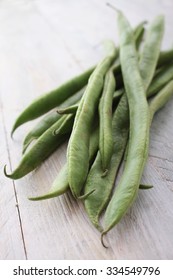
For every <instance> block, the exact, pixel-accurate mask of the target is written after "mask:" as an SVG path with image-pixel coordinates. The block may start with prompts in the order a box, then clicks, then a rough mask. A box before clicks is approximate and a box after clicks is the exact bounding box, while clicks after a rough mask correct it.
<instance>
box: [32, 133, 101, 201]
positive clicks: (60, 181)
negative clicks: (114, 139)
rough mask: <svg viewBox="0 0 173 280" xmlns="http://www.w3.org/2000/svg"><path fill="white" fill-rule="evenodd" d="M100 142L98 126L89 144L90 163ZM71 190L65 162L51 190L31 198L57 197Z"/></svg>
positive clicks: (34, 199) (35, 199)
mask: <svg viewBox="0 0 173 280" xmlns="http://www.w3.org/2000/svg"><path fill="white" fill-rule="evenodd" d="M98 143H99V131H98V128H96V129H95V130H94V131H93V132H92V134H91V137H90V145H89V160H90V165H91V164H92V162H93V159H94V157H95V154H96V153H97V150H98ZM68 190H69V183H68V166H67V163H66V164H64V166H63V167H62V169H61V170H60V172H59V174H58V176H57V177H56V179H55V180H54V182H53V184H52V186H51V188H50V190H49V192H48V193H47V194H44V195H41V196H37V197H30V198H29V200H33V201H37V200H43V199H49V198H53V197H57V196H59V195H61V194H64V193H65V192H67V191H68Z"/></svg>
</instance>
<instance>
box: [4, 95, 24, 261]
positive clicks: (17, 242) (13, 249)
mask: <svg viewBox="0 0 173 280" xmlns="http://www.w3.org/2000/svg"><path fill="white" fill-rule="evenodd" d="M5 134H6V132H5V128H4V119H3V108H2V104H1V100H0V135H1V137H0V147H1V148H0V172H1V176H0V260H9V259H25V250H24V240H23V239H22V228H21V224H20V217H19V212H18V209H17V201H16V197H15V189H14V185H13V182H12V181H9V180H7V179H6V178H5V176H4V175H2V174H3V167H4V164H8V165H10V162H9V158H8V147H7V142H6V135H5Z"/></svg>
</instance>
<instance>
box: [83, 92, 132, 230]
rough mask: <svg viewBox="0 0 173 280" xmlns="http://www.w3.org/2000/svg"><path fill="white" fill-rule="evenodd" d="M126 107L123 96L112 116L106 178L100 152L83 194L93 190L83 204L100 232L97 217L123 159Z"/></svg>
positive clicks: (126, 129)
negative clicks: (111, 137)
mask: <svg viewBox="0 0 173 280" xmlns="http://www.w3.org/2000/svg"><path fill="white" fill-rule="evenodd" d="M127 106H128V103H127V98H126V96H125V95H123V96H122V97H121V100H120V102H119V104H118V106H117V108H116V110H115V112H114V114H113V119H112V133H113V142H114V145H113V154H112V158H111V161H110V166H109V172H108V174H107V176H105V177H103V176H102V174H103V169H102V161H101V156H100V152H98V153H97V156H96V159H95V161H94V163H93V165H92V167H91V169H90V172H89V174H88V176H87V180H86V184H85V189H84V194H86V193H89V192H91V191H92V190H95V191H94V192H93V193H92V194H91V195H90V196H88V197H87V198H86V199H85V201H84V204H85V209H86V212H87V214H88V216H89V219H90V221H91V222H92V223H93V224H94V226H95V227H96V228H97V229H99V230H100V231H101V230H102V228H101V226H100V225H99V217H100V214H101V213H102V211H103V209H104V208H105V207H106V205H107V203H108V201H109V199H110V195H111V192H112V188H113V186H114V180H115V176H116V173H117V171H118V168H119V166H120V163H121V160H122V158H123V154H124V150H125V147H126V144H127V140H128V131H129V121H128V115H129V112H128V110H126V108H128V107H127Z"/></svg>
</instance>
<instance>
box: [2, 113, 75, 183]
mask: <svg viewBox="0 0 173 280" xmlns="http://www.w3.org/2000/svg"><path fill="white" fill-rule="evenodd" d="M65 119H66V120H67V121H68V126H69V131H68V132H67V129H66V128H67V127H65V129H66V134H64V127H62V126H61V131H59V134H58V135H56V136H54V135H53V133H54V131H55V130H56V129H57V128H59V127H60V124H62V123H64V125H65V122H64V121H65ZM73 119H74V116H73V115H71V126H70V123H69V116H68V115H67V116H66V115H64V116H63V117H62V118H61V119H59V120H58V121H57V122H56V123H55V124H53V125H52V126H51V127H50V128H49V129H47V130H46V131H45V132H44V133H43V134H42V135H41V136H40V137H39V138H38V139H37V141H36V143H35V144H34V145H33V146H32V147H31V149H30V150H29V151H28V152H27V153H25V154H24V155H23V157H22V159H21V161H20V163H19V165H18V167H17V168H16V169H15V170H14V171H13V172H12V173H11V174H7V172H6V167H5V169H4V173H5V175H6V176H7V177H9V178H11V179H15V180H16V179H20V178H22V177H23V176H25V175H27V174H28V173H29V172H31V171H33V170H34V169H35V168H36V167H38V166H39V165H40V164H41V163H42V161H44V160H45V159H46V158H47V157H48V156H50V155H51V154H52V153H53V152H54V151H55V150H56V149H57V148H58V147H59V146H60V145H61V144H62V143H63V142H64V141H65V140H66V139H67V138H68V136H69V134H70V132H71V130H72V126H73ZM60 134H61V136H60Z"/></svg>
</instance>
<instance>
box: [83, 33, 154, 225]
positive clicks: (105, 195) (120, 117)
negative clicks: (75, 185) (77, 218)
mask: <svg viewBox="0 0 173 280" xmlns="http://www.w3.org/2000/svg"><path fill="white" fill-rule="evenodd" d="M157 40H158V39H157ZM147 41H148V42H147V45H145V47H144V50H145V48H146V47H147V46H148V45H150V44H151V45H153V46H150V48H152V47H153V50H154V51H155V48H157V49H158V48H159V46H158V44H156V42H155V41H153V40H150V37H149V36H147ZM158 41H159V40H158ZM156 52H157V53H158V50H156ZM145 53H146V51H145ZM142 55H143V53H142ZM155 60H157V57H156V56H155ZM141 61H142V60H141ZM151 63H152V64H154V65H156V63H155V61H154V60H152V62H151ZM151 66H152V67H153V65H151ZM151 66H150V63H148V64H146V63H145V64H143V66H142V67H145V68H149V67H151ZM146 71H147V69H146ZM149 73H150V75H151V76H152V75H153V71H149ZM145 82H146V81H145ZM145 87H146V85H145ZM116 94H117V92H115V93H114V95H116ZM120 95H122V90H121V91H120ZM112 123H113V139H114V148H113V155H112V159H111V163H110V167H109V173H108V174H107V176H106V177H105V178H102V176H101V175H102V169H101V158H100V154H99V153H98V154H97V157H96V160H95V162H94V164H93V166H92V167H91V170H90V172H89V174H88V177H87V181H86V184H85V192H84V193H88V192H91V191H92V190H93V189H95V192H93V193H92V194H91V195H90V196H89V197H88V198H87V199H86V200H85V209H86V211H87V214H88V216H89V218H90V220H91V222H92V223H93V224H94V225H95V226H96V227H97V228H98V229H99V230H100V229H101V226H100V225H99V216H100V214H101V213H102V211H103V210H104V208H105V206H106V205H107V203H108V201H109V198H110V195H111V192H112V188H113V186H114V180H115V177H116V174H117V171H118V168H119V165H120V163H121V160H122V157H123V154H124V151H125V148H126V144H127V140H128V132H129V109H128V101H127V98H126V95H125V94H124V95H123V96H122V97H121V99H120V102H119V104H118V106H117V108H116V111H115V113H114V115H113V121H112Z"/></svg>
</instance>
